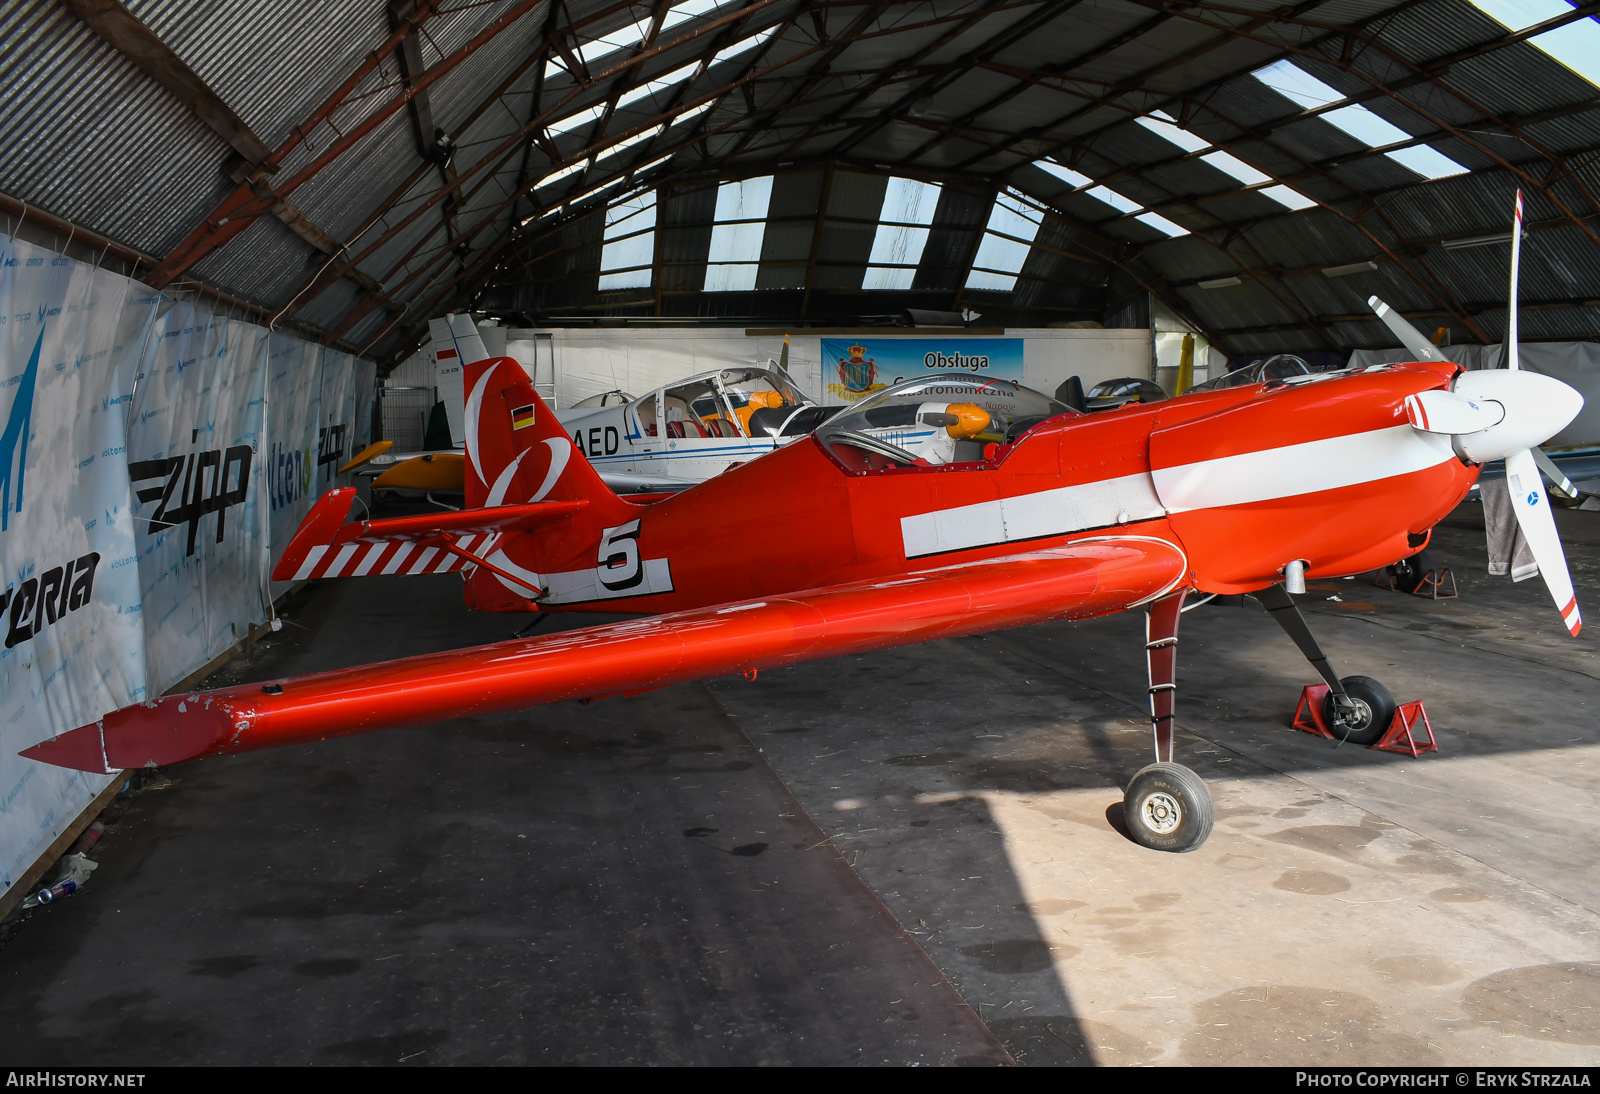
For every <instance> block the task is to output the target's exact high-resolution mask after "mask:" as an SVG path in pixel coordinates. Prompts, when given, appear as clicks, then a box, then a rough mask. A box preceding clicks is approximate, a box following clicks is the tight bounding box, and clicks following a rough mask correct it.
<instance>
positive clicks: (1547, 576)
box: [1505, 190, 1583, 637]
mask: <svg viewBox="0 0 1600 1094" xmlns="http://www.w3.org/2000/svg"><path fill="white" fill-rule="evenodd" d="M1521 261H1522V191H1521V190H1518V191H1517V205H1516V210H1515V212H1514V213H1513V214H1512V224H1511V292H1510V295H1509V299H1508V301H1507V304H1506V352H1505V358H1506V368H1507V370H1509V371H1510V372H1518V371H1520V369H1521V365H1520V362H1519V361H1518V359H1517V271H1518V267H1519V266H1520V264H1521ZM1546 379H1548V377H1546ZM1562 386H1565V385H1562ZM1573 395H1574V396H1576V397H1577V403H1578V405H1577V406H1576V407H1574V408H1573V417H1576V416H1577V412H1578V410H1580V409H1582V407H1583V396H1581V395H1578V394H1577V392H1573ZM1568 420H1569V421H1570V420H1571V419H1568ZM1563 424H1564V423H1563ZM1551 435H1552V436H1553V435H1554V434H1551ZM1549 439H1550V438H1549V436H1546V437H1542V438H1540V440H1549ZM1533 447H1534V446H1533V445H1529V446H1528V447H1527V448H1523V449H1519V450H1518V451H1515V452H1511V453H1509V454H1507V456H1506V484H1507V486H1509V487H1510V489H1511V505H1512V508H1513V510H1514V511H1515V512H1516V514H1517V523H1518V524H1519V525H1520V526H1521V527H1522V534H1523V536H1524V537H1525V538H1526V539H1527V541H1528V547H1529V548H1530V549H1532V551H1533V558H1534V561H1535V562H1537V563H1538V564H1539V573H1540V574H1542V575H1544V583H1545V587H1546V588H1548V589H1549V590H1550V598H1551V599H1552V600H1554V601H1555V602H1556V610H1557V611H1559V612H1560V613H1561V621H1562V622H1563V623H1565V624H1566V625H1567V630H1569V631H1571V632H1572V635H1573V637H1577V634H1578V632H1579V631H1580V630H1582V629H1583V615H1582V613H1581V612H1579V611H1578V598H1577V597H1576V596H1575V595H1573V592H1572V575H1571V574H1570V573H1568V572H1567V556H1566V554H1565V553H1564V552H1563V551H1562V550H1561V537H1560V535H1558V534H1557V533H1556V519H1555V517H1554V516H1552V515H1551V513H1550V501H1549V499H1548V498H1546V497H1545V493H1544V483H1543V481H1541V480H1540V478H1539V465H1538V463H1537V462H1536V461H1535V460H1534V457H1533V451H1532V449H1533ZM1562 481H1563V482H1565V481H1566V480H1565V476H1563V477H1562Z"/></svg>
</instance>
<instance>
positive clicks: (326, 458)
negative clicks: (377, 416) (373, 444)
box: [312, 349, 356, 498]
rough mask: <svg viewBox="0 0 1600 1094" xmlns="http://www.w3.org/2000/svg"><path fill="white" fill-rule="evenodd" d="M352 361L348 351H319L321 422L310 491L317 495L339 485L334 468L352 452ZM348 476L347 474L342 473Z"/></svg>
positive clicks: (353, 399) (353, 409)
mask: <svg viewBox="0 0 1600 1094" xmlns="http://www.w3.org/2000/svg"><path fill="white" fill-rule="evenodd" d="M354 361H355V358H354V357H351V356H350V355H349V354H348V353H340V352H339V351H338V350H333V349H324V350H323V351H322V385H321V391H322V395H321V405H320V407H319V408H318V410H319V416H320V418H321V424H320V425H319V426H318V427H317V473H316V476H315V481H314V483H313V486H312V491H313V493H314V494H315V495H316V496H317V497H319V498H320V497H321V496H322V495H323V493H324V492H325V491H328V490H332V489H333V488H334V487H335V486H338V485H340V479H339V476H338V475H337V474H336V472H337V471H338V470H339V468H340V467H342V466H344V464H345V463H346V462H347V461H348V460H349V459H350V457H351V456H353V455H354V454H355V452H354V450H353V449H352V448H351V447H350V445H351V442H353V441H354V440H355V413H356V389H355V369H354V368H353V367H352V365H353V363H354ZM345 478H349V476H345Z"/></svg>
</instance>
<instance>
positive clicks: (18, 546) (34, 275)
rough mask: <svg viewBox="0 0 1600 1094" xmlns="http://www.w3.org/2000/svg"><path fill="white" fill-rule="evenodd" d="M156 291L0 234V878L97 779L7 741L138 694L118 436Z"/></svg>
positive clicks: (35, 848) (12, 871) (136, 624)
mask: <svg viewBox="0 0 1600 1094" xmlns="http://www.w3.org/2000/svg"><path fill="white" fill-rule="evenodd" d="M160 302H161V298H160V297H159V295H158V294H156V293H154V292H152V291H151V290H149V289H146V288H145V287H144V286H142V285H140V284H138V283H137V282H134V281H130V280H128V279H127V278H125V277H121V276H118V275H116V274H110V273H105V272H102V271H97V270H95V269H94V268H93V267H92V266H90V265H88V264H85V263H80V262H77V261H75V260H73V259H69V258H65V257H63V256H60V255H57V254H54V253H52V252H50V251H47V250H44V249H42V248H38V247H33V246H30V245H29V244H27V243H23V242H18V241H13V240H6V239H0V887H5V888H9V887H10V886H11V884H12V883H13V882H14V881H15V880H16V878H17V877H18V875H19V874H21V873H22V872H23V871H25V870H26V869H27V868H28V867H29V866H30V865H32V863H33V862H34V860H35V859H36V858H38V857H39V855H41V854H42V853H43V852H44V850H45V848H47V847H48V846H49V845H50V843H51V842H52V841H53V840H54V839H55V838H56V836H57V835H58V834H60V832H61V831H62V830H63V829H64V828H65V826H66V825H68V824H69V823H71V821H72V820H73V819H74V818H75V817H76V816H77V815H78V814H79V813H80V812H81V811H82V810H83V809H84V807H85V806H87V805H88V804H89V802H90V801H91V800H92V799H93V798H94V796H95V795H96V794H97V793H99V792H100V790H102V789H103V788H104V787H105V786H106V785H107V783H108V782H109V781H110V779H109V778H108V777H106V776H95V775H84V774H81V773H79V772H76V771H67V770H65V769H63V768H58V767H51V766H48V765H45V764H40V763H35V762H33V761H31V760H24V759H22V758H21V757H20V756H18V755H17V752H18V750H20V749H23V748H26V747H28V746H29V745H31V744H34V743H36V742H38V741H40V740H43V739H44V738H46V737H49V736H51V735H52V734H55V733H59V732H62V731H63V730H67V729H71V728H74V727H76V726H80V725H83V724H85V723H88V722H92V721H94V720H95V719H96V718H98V717H100V716H101V715H102V714H104V713H106V712H107V711H109V710H112V709H114V708H116V707H119V706H125V705H127V704H128V703H131V702H135V701H137V700H139V699H141V698H143V697H144V696H145V695H146V691H145V662H144V653H145V644H144V634H143V628H142V623H141V618H142V616H141V612H140V598H139V577H138V567H137V565H136V563H135V537H134V523H133V519H132V513H131V508H132V506H131V503H132V498H131V497H130V493H129V487H128V472H127V464H126V463H125V458H124V448H125V443H124V442H125V436H126V432H125V431H126V424H127V414H128V394H127V393H128V389H129V387H130V386H131V384H132V382H133V377H134V376H135V375H136V372H137V366H138V361H139V357H140V353H141V352H142V350H143V347H144V344H145V341H146V338H147V337H148V335H149V332H150V328H151V325H152V323H153V322H154V321H155V318H156V315H157V310H158V306H159V304H160Z"/></svg>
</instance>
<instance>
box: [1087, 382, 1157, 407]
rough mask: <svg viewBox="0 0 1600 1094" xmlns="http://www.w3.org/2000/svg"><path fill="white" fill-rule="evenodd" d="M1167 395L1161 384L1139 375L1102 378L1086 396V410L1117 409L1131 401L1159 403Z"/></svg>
mask: <svg viewBox="0 0 1600 1094" xmlns="http://www.w3.org/2000/svg"><path fill="white" fill-rule="evenodd" d="M1166 397H1167V393H1166V391H1165V390H1163V389H1162V387H1161V385H1160V384H1158V383H1156V382H1155V381H1154V380H1146V379H1143V378H1142V377H1139V376H1122V377H1119V378H1118V379H1115V380H1101V381H1100V382H1099V383H1098V384H1096V385H1094V387H1092V388H1090V389H1089V394H1088V395H1086V396H1085V397H1084V409H1086V410H1115V409H1116V408H1117V407H1120V406H1126V405H1127V404H1129V403H1159V402H1160V401H1161V400H1163V399H1165V398H1166Z"/></svg>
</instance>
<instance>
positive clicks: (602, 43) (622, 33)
mask: <svg viewBox="0 0 1600 1094" xmlns="http://www.w3.org/2000/svg"><path fill="white" fill-rule="evenodd" d="M649 33H650V21H649V20H648V19H641V20H639V21H638V22H637V23H629V24H627V25H626V26H622V27H618V28H617V29H616V30H614V31H612V32H611V33H609V34H602V35H601V36H600V37H598V38H596V39H595V40H594V41H592V42H585V43H584V44H583V45H581V46H579V47H578V56H579V57H582V58H583V63H584V64H589V63H590V62H592V61H593V60H594V59H595V58H596V57H604V56H605V55H606V54H608V53H615V52H616V51H617V50H619V49H632V48H633V47H634V46H636V45H638V44H639V43H640V42H642V41H644V36H645V35H646V34H649Z"/></svg>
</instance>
